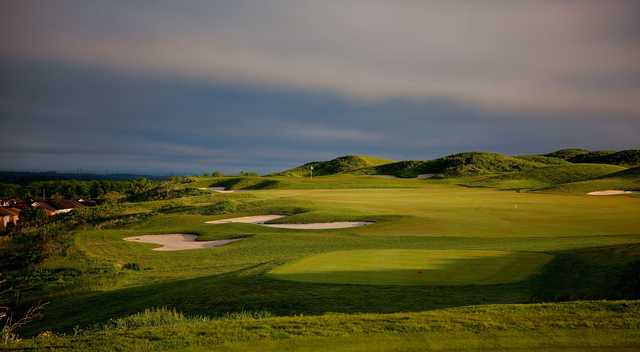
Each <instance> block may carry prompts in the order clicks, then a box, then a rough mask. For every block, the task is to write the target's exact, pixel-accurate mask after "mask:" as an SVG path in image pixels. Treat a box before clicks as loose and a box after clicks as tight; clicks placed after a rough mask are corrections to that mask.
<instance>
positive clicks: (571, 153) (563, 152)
mask: <svg viewBox="0 0 640 352" xmlns="http://www.w3.org/2000/svg"><path fill="white" fill-rule="evenodd" d="M587 153H590V151H589V150H586V149H580V148H567V149H560V150H556V151H555V152H551V153H547V154H544V155H543V156H546V157H551V158H558V159H564V160H567V161H568V160H570V159H571V158H574V157H576V156H578V155H582V154H587Z"/></svg>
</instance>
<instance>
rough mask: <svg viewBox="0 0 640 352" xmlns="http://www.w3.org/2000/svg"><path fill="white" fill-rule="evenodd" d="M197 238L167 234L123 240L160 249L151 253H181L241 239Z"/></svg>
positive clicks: (154, 249) (194, 236)
mask: <svg viewBox="0 0 640 352" xmlns="http://www.w3.org/2000/svg"><path fill="white" fill-rule="evenodd" d="M197 238H198V236H196V235H187V234H180V233H178V234H167V235H144V236H133V237H126V238H124V240H125V241H130V242H141V243H153V244H159V245H162V247H158V248H153V249H152V251H162V252H165V251H182V250H188V249H202V248H212V247H220V246H224V245H226V244H229V243H231V242H236V241H240V240H241V239H242V238H234V239H229V240H217V241H196V239H197Z"/></svg>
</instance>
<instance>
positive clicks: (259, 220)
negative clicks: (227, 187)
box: [206, 215, 373, 230]
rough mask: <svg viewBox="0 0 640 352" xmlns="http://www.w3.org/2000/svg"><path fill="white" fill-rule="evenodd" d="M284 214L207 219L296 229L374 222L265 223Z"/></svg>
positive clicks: (326, 228) (359, 224)
mask: <svg viewBox="0 0 640 352" xmlns="http://www.w3.org/2000/svg"><path fill="white" fill-rule="evenodd" d="M283 217H285V216H284V215H258V216H244V217H241V218H231V219H221V220H215V221H207V222H206V223H207V224H229V223H243V224H256V225H262V226H267V227H275V228H279V229H294V230H329V229H346V228H351V227H360V226H367V225H370V224H373V223H372V222H370V221H336V222H316V223H310V224H265V222H267V221H271V220H276V219H281V218H283Z"/></svg>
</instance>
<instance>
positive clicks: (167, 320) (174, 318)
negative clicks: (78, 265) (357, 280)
mask: <svg viewBox="0 0 640 352" xmlns="http://www.w3.org/2000/svg"><path fill="white" fill-rule="evenodd" d="M177 314H178V313H176V312H175V311H171V310H160V311H147V312H144V313H141V314H137V315H136V316H134V318H125V319H123V321H134V322H135V324H132V325H131V324H125V325H123V326H117V325H116V326H104V327H102V328H98V329H91V330H85V331H82V330H78V331H76V332H75V333H74V334H72V335H64V336H61V335H55V334H51V333H47V334H41V335H40V337H38V338H35V339H32V340H24V341H21V342H19V343H16V344H14V345H12V346H10V347H11V348H18V349H20V348H26V349H29V348H34V349H53V348H56V347H60V346H65V350H72V351H111V350H114V349H116V348H117V350H119V351H141V350H153V351H177V350H180V351H282V350H305V351H327V350H331V351H398V350H403V351H404V350H416V351H418V350H420V351H421V350H425V349H428V350H447V351H452V350H453V351H458V350H464V351H469V350H472V351H480V350H483V351H495V350H511V349H513V350H528V351H585V350H588V351H605V350H609V349H613V348H615V349H616V350H621V351H632V350H634V349H636V348H637V347H638V346H639V344H640V333H639V332H638V331H640V303H638V301H615V302H602V301H600V302H574V303H560V304H534V305H500V306H495V305H493V306H483V307H473V306H472V307H465V308H456V309H444V310H435V311H431V312H421V313H396V314H349V315H346V314H326V315H322V316H313V317H307V316H293V317H274V318H269V317H266V318H263V317H257V318H256V317H254V316H251V317H242V318H239V319H231V320H229V319H224V318H223V319H213V320H203V319H202V318H200V317H195V318H185V317H184V316H183V315H177ZM164 315H166V317H165V316H164ZM130 319H132V320H130Z"/></svg>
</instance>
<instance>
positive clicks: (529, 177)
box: [466, 164, 625, 189]
mask: <svg viewBox="0 0 640 352" xmlns="http://www.w3.org/2000/svg"><path fill="white" fill-rule="evenodd" d="M624 170H625V169H624V168H623V167H621V166H616V165H605V164H568V165H558V166H548V167H542V168H537V169H530V170H524V171H520V172H514V173H509V174H502V175H495V176H490V177H486V178H482V179H477V180H473V181H471V182H468V183H466V184H467V185H470V186H482V187H495V188H500V189H541V188H547V187H552V186H556V185H560V184H563V183H570V182H579V181H586V180H593V179H597V178H600V177H603V176H605V175H611V174H615V173H617V172H624Z"/></svg>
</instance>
